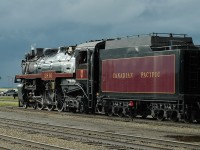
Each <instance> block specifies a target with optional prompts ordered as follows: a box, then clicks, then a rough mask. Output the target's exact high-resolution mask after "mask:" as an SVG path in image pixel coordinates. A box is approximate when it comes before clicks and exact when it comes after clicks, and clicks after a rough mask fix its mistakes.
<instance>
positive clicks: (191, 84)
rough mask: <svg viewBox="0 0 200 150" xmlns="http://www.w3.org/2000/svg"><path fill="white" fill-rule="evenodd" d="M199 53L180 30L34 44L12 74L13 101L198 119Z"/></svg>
mask: <svg viewBox="0 0 200 150" xmlns="http://www.w3.org/2000/svg"><path fill="white" fill-rule="evenodd" d="M199 58H200V49H199V47H198V46H195V45H194V44H193V41H192V38H191V37H187V36H186V35H185V34H155V33H153V34H149V35H142V36H136V37H127V38H117V39H106V40H99V41H90V42H86V43H82V44H79V45H77V46H69V47H60V48H57V49H56V48H55V49H51V48H49V49H34V50H32V51H31V52H30V53H29V54H27V55H26V56H25V59H24V60H23V61H22V74H20V75H16V82H19V83H20V84H19V85H18V92H19V93H18V96H19V101H20V104H21V105H22V106H24V107H25V108H26V107H28V106H31V107H34V108H38V109H44V108H47V109H48V110H53V109H55V108H56V109H57V110H58V111H63V110H64V111H72V112H86V113H101V114H106V115H109V116H112V115H115V116H121V117H122V116H128V117H136V116H141V117H143V118H145V117H147V116H150V115H151V116H152V117H154V118H157V119H158V120H164V119H170V120H172V121H178V120H184V121H185V122H192V121H197V122H199V121H200V59H199Z"/></svg>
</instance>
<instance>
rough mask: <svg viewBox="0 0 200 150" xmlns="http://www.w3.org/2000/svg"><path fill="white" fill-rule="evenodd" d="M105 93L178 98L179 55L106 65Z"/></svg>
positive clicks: (146, 57)
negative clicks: (177, 74) (154, 94)
mask: <svg viewBox="0 0 200 150" xmlns="http://www.w3.org/2000/svg"><path fill="white" fill-rule="evenodd" d="M101 89H102V92H113V93H116V92H117V93H157V94H175V55H160V56H144V57H132V58H119V59H108V60H103V61H102V82H101Z"/></svg>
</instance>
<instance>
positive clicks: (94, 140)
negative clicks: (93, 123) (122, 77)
mask: <svg viewBox="0 0 200 150" xmlns="http://www.w3.org/2000/svg"><path fill="white" fill-rule="evenodd" d="M0 126H3V127H6V126H9V127H11V128H13V127H15V128H19V129H22V130H27V131H30V130H31V131H34V132H39V133H43V134H50V135H53V136H60V137H62V138H65V139H75V140H77V139H78V140H79V141H81V142H83V143H88V144H94V145H102V146H105V147H107V148H109V147H110V149H120V150H122V149H124V150H125V149H148V150H149V149H154V150H155V149H175V148H177V147H178V148H185V149H195V150H200V145H198V144H191V143H185V142H178V141H171V140H162V139H155V138H147V137H141V136H134V135H127V134H120V133H112V132H104V131H98V130H89V129H83V128H75V127H70V126H64V127H63V126H55V125H47V124H41V123H34V122H27V121H21V120H13V119H7V118H0Z"/></svg>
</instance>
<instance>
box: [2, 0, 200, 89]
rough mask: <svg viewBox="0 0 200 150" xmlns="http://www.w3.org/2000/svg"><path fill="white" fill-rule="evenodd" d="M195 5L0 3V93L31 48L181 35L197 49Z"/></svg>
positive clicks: (175, 1)
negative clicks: (114, 38) (108, 39)
mask: <svg viewBox="0 0 200 150" xmlns="http://www.w3.org/2000/svg"><path fill="white" fill-rule="evenodd" d="M199 14H200V1H199V0H101V1H99V0H1V1H0V76H1V80H0V87H7V86H11V85H12V84H11V79H12V78H13V77H14V76H15V74H20V73H21V68H20V64H21V59H23V58H24V54H25V53H26V52H28V51H29V49H30V48H31V45H36V47H59V46H63V45H74V44H78V43H81V42H85V41H87V40H91V39H102V38H111V37H121V36H128V35H137V34H148V33H152V32H158V33H159V32H162V33H163V32H164V33H186V34H187V35H188V36H192V37H193V40H194V43H195V44H199V45H200V17H199Z"/></svg>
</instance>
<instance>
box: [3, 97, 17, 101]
mask: <svg viewBox="0 0 200 150" xmlns="http://www.w3.org/2000/svg"><path fill="white" fill-rule="evenodd" d="M0 100H1V101H4V100H5V101H8V100H18V98H17V97H16V98H15V99H14V97H13V96H0Z"/></svg>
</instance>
